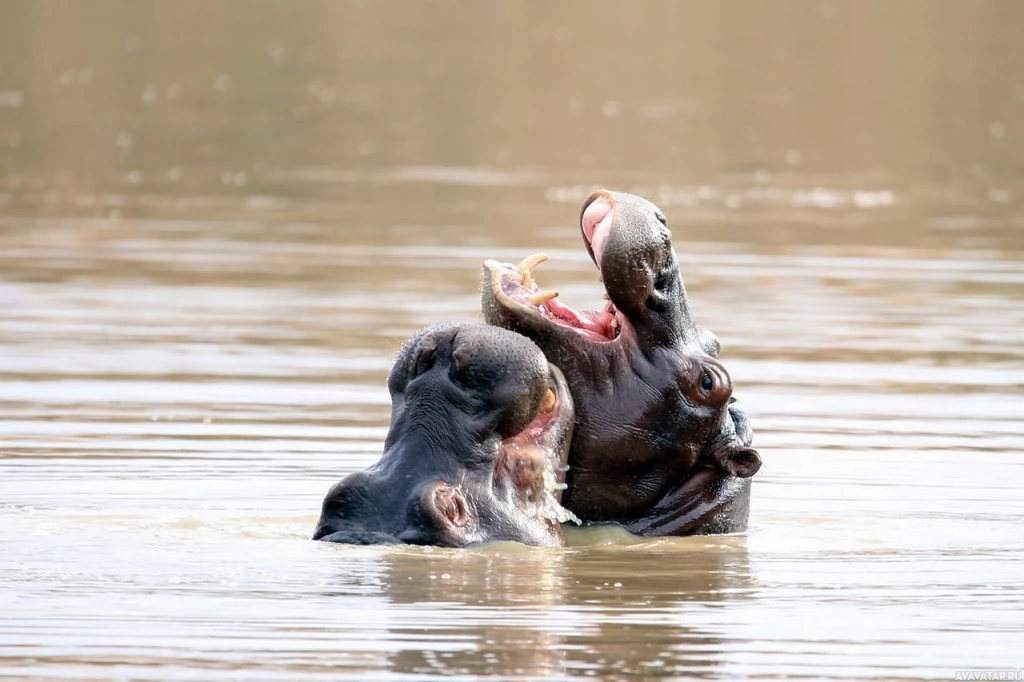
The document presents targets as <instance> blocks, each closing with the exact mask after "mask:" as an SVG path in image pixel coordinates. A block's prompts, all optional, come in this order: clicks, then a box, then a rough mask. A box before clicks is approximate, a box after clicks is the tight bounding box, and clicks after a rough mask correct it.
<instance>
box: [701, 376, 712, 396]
mask: <svg viewBox="0 0 1024 682" xmlns="http://www.w3.org/2000/svg"><path fill="white" fill-rule="evenodd" d="M700 387H701V389H703V390H704V391H705V392H707V393H711V389H713V388H714V387H715V380H714V378H712V376H711V375H710V374H708V373H707V372H704V375H703V376H702V377H701V378H700Z"/></svg>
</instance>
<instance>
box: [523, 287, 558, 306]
mask: <svg viewBox="0 0 1024 682" xmlns="http://www.w3.org/2000/svg"><path fill="white" fill-rule="evenodd" d="M557 296H558V292H557V291H538V292H537V293H536V294H534V295H533V296H530V297H529V298H527V299H526V300H527V301H529V302H530V305H535V306H537V307H538V308H539V307H540V306H542V305H544V304H545V303H547V302H548V301H550V300H551V299H553V298H556V297H557Z"/></svg>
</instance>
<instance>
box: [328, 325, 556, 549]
mask: <svg viewBox="0 0 1024 682" xmlns="http://www.w3.org/2000/svg"><path fill="white" fill-rule="evenodd" d="M388 390H389V391H390V392H391V405H392V407H391V428H390V429H389V431H388V435H387V439H386V440H385V441H384V454H383V455H382V456H381V458H380V460H378V461H377V462H376V463H375V464H374V465H373V466H371V467H370V468H369V469H367V470H365V471H363V472H360V473H355V474H352V475H350V476H348V477H346V478H345V479H343V480H342V481H341V482H339V483H337V484H336V485H335V486H334V487H333V488H331V490H330V492H328V493H327V497H326V498H325V499H324V502H323V510H322V512H321V514H320V521H319V522H318V523H317V527H316V531H315V532H314V534H313V539H314V540H325V541H328V542H346V543H351V544H398V543H408V544H414V545H441V546H448V547H461V546H465V545H468V544H472V543H479V542H487V541H492V540H514V541H518V542H522V543H525V544H528V545H543V546H560V545H562V544H563V543H564V540H563V537H562V531H561V526H560V525H559V522H560V521H563V520H567V519H569V518H572V515H571V514H568V513H567V512H566V511H565V509H563V508H562V506H561V504H560V500H561V494H562V490H563V489H564V488H565V484H564V480H565V468H566V457H567V455H568V451H569V442H570V439H571V438H572V426H573V416H574V411H573V402H572V397H571V395H570V393H569V389H568V387H567V386H566V383H565V379H564V378H563V377H562V374H561V372H559V371H558V369H557V368H555V367H553V366H552V365H549V364H548V362H547V360H546V359H545V358H544V354H543V353H541V351H540V349H539V348H537V346H536V345H535V344H534V343H533V342H532V341H530V340H529V339H527V338H525V337H523V336H520V335H518V334H513V333H512V332H509V331H505V330H504V329H499V328H497V327H489V326H487V325H482V324H472V325H461V326H452V325H441V326H435V327H430V328H428V329H425V330H423V331H421V332H419V333H418V334H416V335H415V336H413V337H412V338H411V339H410V340H409V341H408V342H407V343H406V344H405V346H404V348H403V349H402V351H401V352H400V353H399V355H398V359H397V360H396V361H395V364H394V367H393V368H392V369H391V374H390V375H389V376H388Z"/></svg>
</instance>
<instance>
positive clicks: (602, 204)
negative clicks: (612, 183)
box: [580, 197, 615, 269]
mask: <svg viewBox="0 0 1024 682" xmlns="http://www.w3.org/2000/svg"><path fill="white" fill-rule="evenodd" d="M614 215H615V209H614V208H613V206H612V204H611V202H610V201H608V200H607V199H605V198H604V197H599V198H597V199H595V200H594V201H592V202H591V203H590V205H589V206H587V210H585V211H583V217H582V218H581V219H580V222H581V223H582V225H583V236H584V237H586V239H587V242H588V243H589V244H590V248H591V250H593V252H594V260H595V261H596V262H597V267H598V269H600V268H601V254H602V253H603V252H604V242H605V240H606V239H608V234H609V233H610V232H611V229H612V218H613V217H614Z"/></svg>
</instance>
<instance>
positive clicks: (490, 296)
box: [483, 254, 630, 343]
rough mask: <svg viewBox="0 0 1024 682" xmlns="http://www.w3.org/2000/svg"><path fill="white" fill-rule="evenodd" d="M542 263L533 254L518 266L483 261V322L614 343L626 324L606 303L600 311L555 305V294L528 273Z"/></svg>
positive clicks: (528, 332)
mask: <svg viewBox="0 0 1024 682" xmlns="http://www.w3.org/2000/svg"><path fill="white" fill-rule="evenodd" d="M546 260H547V256H546V255H544V254H536V255H534V256H530V257H528V258H526V259H524V260H523V261H522V262H521V263H519V265H512V264H511V263H500V262H498V261H496V260H487V261H485V262H484V285H483V310H484V318H485V320H486V321H487V322H488V323H490V324H497V325H499V326H503V327H508V328H510V329H513V330H515V331H521V332H523V333H526V334H527V335H530V332H531V331H545V332H549V333H556V334H561V333H564V332H565V331H569V332H570V333H572V334H575V335H579V336H582V337H583V338H586V339H588V340H590V341H594V342H603V343H607V342H613V341H616V340H617V339H618V338H619V336H620V335H621V333H622V332H623V331H625V329H626V328H627V327H629V326H630V325H629V321H628V319H627V318H626V317H625V316H624V315H622V314H621V313H619V312H618V311H617V310H616V309H615V307H614V305H612V304H611V303H610V302H607V303H606V305H605V308H604V309H603V310H594V311H578V310H574V309H573V308H570V307H568V306H565V305H562V304H561V303H559V302H558V301H557V300H556V299H557V296H558V292H557V291H542V290H541V289H540V287H539V286H537V283H536V282H535V281H534V279H533V275H532V270H533V268H534V267H536V266H537V265H538V264H540V263H543V262H544V261H546Z"/></svg>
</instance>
